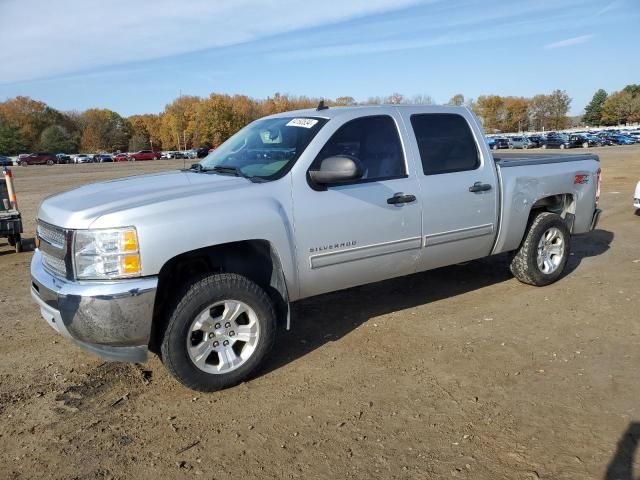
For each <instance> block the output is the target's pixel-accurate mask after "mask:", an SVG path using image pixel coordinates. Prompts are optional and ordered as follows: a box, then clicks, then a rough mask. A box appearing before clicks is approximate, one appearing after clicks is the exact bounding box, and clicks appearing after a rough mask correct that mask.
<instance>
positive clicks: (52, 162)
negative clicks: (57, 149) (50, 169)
mask: <svg viewBox="0 0 640 480" xmlns="http://www.w3.org/2000/svg"><path fill="white" fill-rule="evenodd" d="M54 163H55V162H54V161H53V160H47V165H49V166H51V165H53V164H54Z"/></svg>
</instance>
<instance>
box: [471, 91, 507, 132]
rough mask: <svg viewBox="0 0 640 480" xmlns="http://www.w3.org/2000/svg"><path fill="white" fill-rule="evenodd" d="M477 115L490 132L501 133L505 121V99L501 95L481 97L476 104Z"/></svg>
mask: <svg viewBox="0 0 640 480" xmlns="http://www.w3.org/2000/svg"><path fill="white" fill-rule="evenodd" d="M474 106H475V113H476V114H477V115H478V116H479V117H480V118H481V119H482V122H483V126H484V129H485V130H486V131H488V132H495V131H500V130H501V128H502V123H503V119H504V99H503V98H502V97H500V96H499V95H481V96H479V97H478V99H477V100H476V102H475V105H474Z"/></svg>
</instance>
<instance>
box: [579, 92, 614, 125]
mask: <svg viewBox="0 0 640 480" xmlns="http://www.w3.org/2000/svg"><path fill="white" fill-rule="evenodd" d="M607 96H608V95H607V92H605V91H604V90H603V89H602V88H601V89H599V90H598V91H597V92H596V93H594V94H593V98H592V99H591V101H590V102H589V105H587V106H586V107H585V109H584V115H583V117H582V120H583V121H584V123H586V124H587V125H600V124H601V123H602V106H603V105H604V102H606V101H607Z"/></svg>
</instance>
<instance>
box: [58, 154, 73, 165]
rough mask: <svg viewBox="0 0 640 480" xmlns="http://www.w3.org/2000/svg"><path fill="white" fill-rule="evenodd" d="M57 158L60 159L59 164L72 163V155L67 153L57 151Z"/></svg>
mask: <svg viewBox="0 0 640 480" xmlns="http://www.w3.org/2000/svg"><path fill="white" fill-rule="evenodd" d="M56 158H57V159H58V161H57V163H59V164H67V163H71V157H70V156H69V155H67V154H66V153H56Z"/></svg>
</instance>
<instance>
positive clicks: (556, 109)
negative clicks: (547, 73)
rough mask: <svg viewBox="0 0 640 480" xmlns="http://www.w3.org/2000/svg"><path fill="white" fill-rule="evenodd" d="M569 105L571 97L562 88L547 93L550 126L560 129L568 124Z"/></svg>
mask: <svg viewBox="0 0 640 480" xmlns="http://www.w3.org/2000/svg"><path fill="white" fill-rule="evenodd" d="M570 106H571V97H569V95H567V92H565V91H564V90H554V91H553V92H552V93H551V95H549V119H550V120H551V128H553V129H555V130H561V129H563V128H567V126H568V125H569V123H570V121H569V117H568V116H567V114H568V113H569V107H570Z"/></svg>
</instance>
